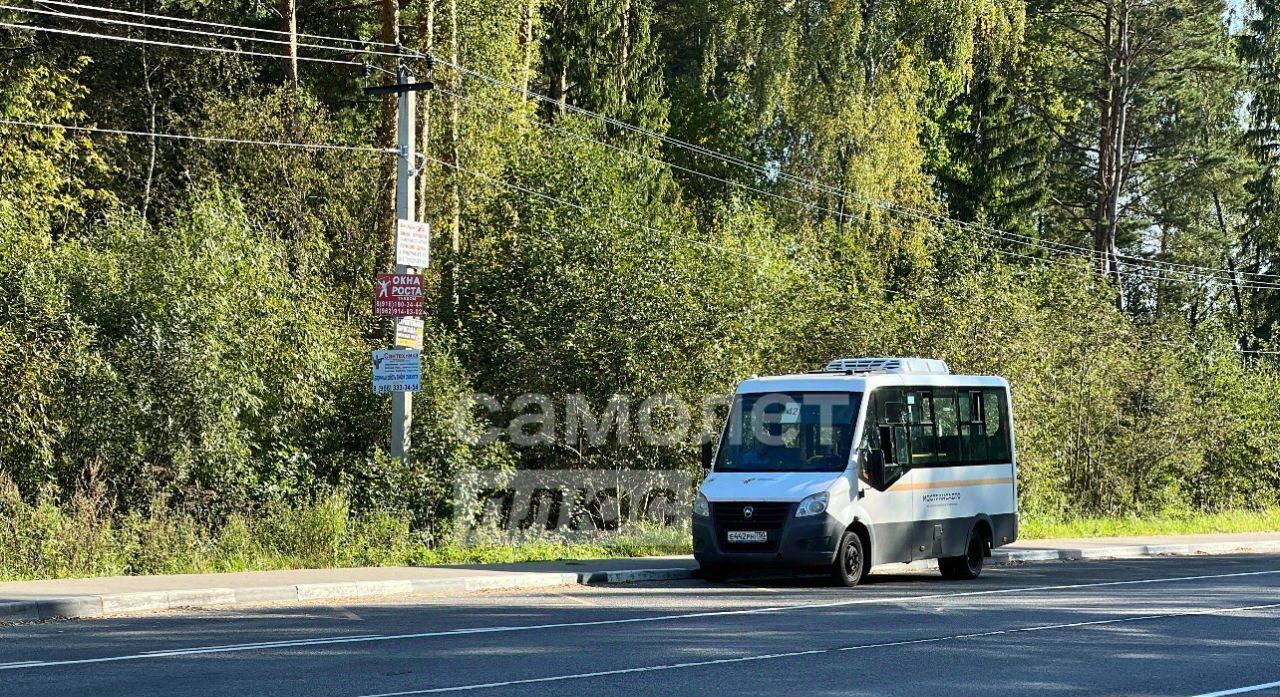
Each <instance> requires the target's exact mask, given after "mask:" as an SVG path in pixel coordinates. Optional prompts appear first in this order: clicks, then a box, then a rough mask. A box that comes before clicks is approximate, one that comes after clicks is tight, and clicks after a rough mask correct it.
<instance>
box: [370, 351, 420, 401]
mask: <svg viewBox="0 0 1280 697" xmlns="http://www.w3.org/2000/svg"><path fill="white" fill-rule="evenodd" d="M421 389H422V354H421V352H419V351H407V350H403V349H400V350H390V349H388V350H380V351H374V352H373V391H374V392H376V393H377V394H389V393H391V392H417V391H418V390H421Z"/></svg>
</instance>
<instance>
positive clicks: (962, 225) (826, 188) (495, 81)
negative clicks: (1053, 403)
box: [414, 51, 1280, 287]
mask: <svg viewBox="0 0 1280 697" xmlns="http://www.w3.org/2000/svg"><path fill="white" fill-rule="evenodd" d="M414 53H415V55H417V56H419V57H422V58H428V56H426V55H425V54H422V53H420V52H416V51H415V52H414ZM429 58H430V59H431V60H433V61H435V62H437V63H440V64H442V65H445V66H448V67H451V68H453V69H455V70H457V71H459V72H460V73H462V74H464V75H467V76H470V77H474V78H476V79H478V80H481V81H483V82H486V83H489V84H492V85H496V86H499V87H504V88H506V89H509V90H512V91H515V92H517V93H519V94H522V95H524V96H526V97H528V98H531V99H535V100H538V101H541V102H544V103H547V104H551V105H554V106H556V107H560V108H564V109H566V110H568V111H572V112H574V113H578V114H582V115H585V116H588V117H590V118H593V119H596V120H599V121H602V122H604V123H607V124H610V125H613V126H616V127H619V128H622V129H624V130H628V131H631V132H633V133H637V134H640V135H644V136H647V137H650V138H654V139H657V140H658V141H660V142H662V143H665V144H668V145H671V146H673V147H677V148H681V149H685V150H688V151H690V152H693V153H696V154H700V155H704V156H707V157H711V158H713V159H716V160H719V161H722V162H725V163H728V164H732V165H735V166H738V167H741V168H744V169H747V170H748V171H751V172H753V173H755V174H757V175H759V176H763V177H765V178H766V179H770V180H772V179H781V180H784V181H788V182H791V183H795V184H798V185H801V186H804V187H806V188H810V189H813V190H817V191H820V192H823V193H827V194H830V195H836V196H840V197H843V198H852V199H854V200H859V201H861V202H863V203H866V204H869V205H873V206H876V207H881V208H886V209H889V210H893V211H896V212H898V213H901V214H903V215H908V216H911V217H917V218H923V219H925V220H928V221H930V222H933V223H935V224H941V225H948V226H952V227H956V228H958V229H964V230H968V231H970V232H975V233H977V234H980V235H984V236H988V237H992V236H994V237H997V238H998V239H1002V240H1005V241H1007V242H1011V243H1014V244H1022V245H1025V246H1031V247H1042V246H1052V247H1057V248H1058V249H1059V250H1063V251H1065V250H1067V249H1071V250H1077V251H1080V252H1084V253H1085V254H1087V255H1088V256H1089V257H1090V258H1096V257H1097V255H1099V254H1100V253H1099V252H1097V251H1096V250H1093V249H1088V248H1085V247H1077V246H1074V245H1067V244H1064V243H1058V242H1049V241H1046V240H1038V239H1036V238H1032V237H1030V236H1027V235H1020V234H1018V233H1012V232H1007V231H1004V230H999V229H996V228H990V227H988V226H982V225H977V224H975V223H967V222H965V221H960V220H956V219H954V218H948V217H945V216H940V215H937V214H934V213H931V212H928V211H924V210H921V209H917V208H913V207H909V206H904V205H902V204H898V203H895V202H891V201H884V200H876V199H872V198H870V197H866V196H863V195H860V194H856V193H853V192H850V191H847V190H844V189H841V188H839V187H835V186H831V185H828V184H824V183H821V182H816V181H813V180H809V179H804V178H802V177H797V176H795V175H791V174H788V173H786V172H785V171H781V170H773V169H770V168H767V167H765V166H763V165H760V164H758V163H754V162H749V161H747V160H743V159H742V158H738V157H735V156H732V155H727V154H725V153H721V152H717V151H715V150H712V149H710V148H706V147H703V146H699V145H694V144H692V143H688V142H685V141H682V140H680V139H677V138H672V137H670V136H667V135H664V134H661V133H657V132H654V131H651V130H648V129H645V128H642V127H640V126H636V125H634V124H630V123H627V122H625V121H621V120H619V119H616V118H613V117H609V116H606V115H604V114H600V113H597V112H593V111H590V110H588V109H583V108H581V107H578V106H574V105H572V104H568V103H567V102H561V101H560V100H556V99H553V98H551V97H548V96H546V95H543V94H541V93H538V92H535V91H533V90H530V89H528V88H526V87H522V86H519V85H515V84H512V83H509V82H506V81H504V80H501V79H499V78H495V77H493V76H490V75H487V74H485V73H481V72H479V71H477V70H473V69H470V68H467V67H465V66H461V65H458V64H456V63H453V62H450V61H445V60H442V59H441V58H439V57H438V56H430V57H429ZM1080 256H1083V255H1080ZM1114 256H1115V257H1116V258H1117V259H1124V260H1128V263H1130V264H1131V265H1143V266H1149V267H1152V268H1160V267H1165V266H1168V267H1183V268H1186V269H1192V270H1197V271H1199V272H1202V273H1201V274H1200V275H1204V273H1208V274H1231V275H1233V276H1234V275H1235V274H1240V275H1242V276H1246V277H1253V278H1278V279H1280V274H1264V273H1258V272H1242V271H1234V272H1233V271H1228V270H1225V269H1214V268H1210V267H1201V266H1195V265H1191V264H1178V263H1176V262H1163V261H1159V260H1152V259H1144V258H1142V257H1133V256H1129V255H1121V254H1117V255H1114ZM1162 270H1164V271H1166V272H1172V269H1162ZM1182 273H1186V274H1190V273H1194V272H1193V271H1186V272H1182ZM1170 280H1173V279H1170ZM1263 287H1280V284H1275V285H1274V286H1263Z"/></svg>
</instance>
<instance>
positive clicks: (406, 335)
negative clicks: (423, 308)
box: [396, 317, 423, 351]
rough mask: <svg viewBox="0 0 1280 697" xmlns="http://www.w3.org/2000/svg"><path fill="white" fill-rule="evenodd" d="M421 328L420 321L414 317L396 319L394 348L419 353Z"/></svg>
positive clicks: (421, 323) (420, 348)
mask: <svg viewBox="0 0 1280 697" xmlns="http://www.w3.org/2000/svg"><path fill="white" fill-rule="evenodd" d="M422 327H423V322H422V320H420V319H417V318H416V317H401V318H399V319H397V320H396V346H398V347H400V348H408V349H414V350H417V351H421V350H422Z"/></svg>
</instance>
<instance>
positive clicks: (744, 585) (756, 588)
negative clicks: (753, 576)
mask: <svg viewBox="0 0 1280 697" xmlns="http://www.w3.org/2000/svg"><path fill="white" fill-rule="evenodd" d="M730 585H733V586H737V587H739V588H746V589H747V590H753V591H764V592H766V593H781V592H782V591H780V590H778V589H777V588H770V587H768V586H753V585H751V584H750V583H732V584H730Z"/></svg>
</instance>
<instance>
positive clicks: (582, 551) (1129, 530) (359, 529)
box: [0, 476, 1280, 580]
mask: <svg viewBox="0 0 1280 697" xmlns="http://www.w3.org/2000/svg"><path fill="white" fill-rule="evenodd" d="M1258 531H1280V508H1273V509H1268V510H1262V511H1225V512H1220V513H1183V514H1172V513H1170V514H1162V515H1152V516H1124V517H1110V518H1079V519H1074V520H1045V519H1034V518H1032V519H1025V520H1023V521H1022V529H1021V530H1020V536H1021V537H1022V538H1024V539H1044V538H1054V537H1118V536H1133V535H1163V534H1179V533H1214V532H1258ZM690 551H691V550H690V540H689V532H688V530H687V529H686V528H684V527H656V526H655V527H646V526H635V527H632V528H631V529H629V530H627V531H625V532H622V533H618V534H612V535H607V536H600V537H597V538H595V540H594V541H591V542H580V541H574V540H572V539H560V538H555V537H535V538H530V539H527V540H521V541H510V540H507V539H505V538H501V537H495V538H492V539H490V540H488V541H484V540H482V541H480V542H471V543H468V544H461V543H453V544H439V543H435V544H433V543H431V541H429V540H426V539H425V538H423V537H422V536H421V535H420V534H418V533H415V532H413V531H412V530H410V527H409V523H408V521H407V520H405V519H403V518H401V517H398V516H395V515H391V514H387V513H367V514H356V513H353V512H352V511H351V510H350V508H349V506H348V504H347V501H346V500H345V499H344V498H343V497H341V496H340V495H333V496H330V497H328V498H324V499H321V500H318V501H315V502H313V503H310V504H302V505H296V506H283V505H279V506H274V507H268V508H264V509H262V510H259V511H257V512H256V513H255V514H254V515H251V516H250V515H234V516H232V517H230V518H229V519H227V520H226V521H225V523H224V524H222V525H220V526H219V527H217V528H209V527H207V526H204V525H201V524H199V523H198V522H196V521H195V520H194V519H192V518H191V517H189V516H184V515H182V514H179V513H174V512H171V511H169V510H168V509H167V508H166V507H164V506H161V505H156V506H154V507H153V512H152V513H151V514H150V515H142V514H139V513H133V514H128V515H123V516H121V515H116V514H113V513H110V507H109V506H107V505H105V503H104V502H103V501H101V500H97V499H95V498H94V497H92V496H86V495H82V494H77V495H76V496H75V497H73V498H72V499H71V500H69V501H65V502H57V501H55V499H54V498H53V497H52V495H45V496H41V497H39V499H38V500H37V501H35V502H28V501H24V500H23V499H22V498H21V497H20V496H18V493H17V490H16V488H15V487H13V486H12V484H11V483H8V482H7V481H6V480H5V478H4V477H3V476H0V580H25V579H44V578H77V577H87V576H118V575H144V574H183V573H218V572H230V571H254V570H271V569H300V568H332V567H351V566H401V565H417V566H425V565H435V564H498V563H512V562H522V561H553V560H559V559H606V558H620V557H642V556H653V555H664V554H689V553H690Z"/></svg>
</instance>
